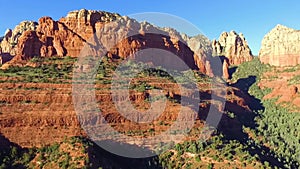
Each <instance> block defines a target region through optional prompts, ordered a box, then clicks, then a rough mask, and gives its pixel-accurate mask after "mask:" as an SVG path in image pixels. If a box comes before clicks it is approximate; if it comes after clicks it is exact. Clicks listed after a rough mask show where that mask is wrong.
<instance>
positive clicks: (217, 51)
mask: <svg viewBox="0 0 300 169" xmlns="http://www.w3.org/2000/svg"><path fill="white" fill-rule="evenodd" d="M212 48H213V51H212V54H213V56H225V57H226V58H228V59H229V64H232V65H238V64H241V63H243V62H247V61H251V60H252V59H253V55H252V53H251V50H250V48H249V46H248V43H247V41H246V39H245V37H244V35H243V34H241V33H240V34H239V35H238V34H237V33H236V32H235V31H231V32H229V33H228V32H223V33H222V34H221V35H220V37H219V40H213V42H212Z"/></svg>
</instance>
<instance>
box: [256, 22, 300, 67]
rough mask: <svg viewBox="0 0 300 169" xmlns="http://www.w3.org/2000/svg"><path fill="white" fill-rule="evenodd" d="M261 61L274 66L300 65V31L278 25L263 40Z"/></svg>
mask: <svg viewBox="0 0 300 169" xmlns="http://www.w3.org/2000/svg"><path fill="white" fill-rule="evenodd" d="M259 59H260V60H261V62H262V63H265V64H270V65H273V66H295V65H297V64H300V30H294V29H291V28H288V27H286V26H283V25H277V26H276V27H275V28H274V29H272V30H271V31H270V32H269V33H268V34H267V35H265V37H264V38H263V40H262V43H261V49H260V51H259Z"/></svg>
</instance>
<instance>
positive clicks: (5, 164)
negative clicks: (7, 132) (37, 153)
mask: <svg viewBox="0 0 300 169" xmlns="http://www.w3.org/2000/svg"><path fill="white" fill-rule="evenodd" d="M25 152H28V149H26V148H21V147H20V146H19V145H17V144H15V143H12V142H10V141H9V140H8V139H7V138H6V137H4V136H3V135H2V134H1V133H0V168H16V169H25V168H27V167H26V166H25V165H24V164H22V162H18V160H19V159H20V157H21V156H22V155H23V153H25ZM30 159H32V158H30Z"/></svg>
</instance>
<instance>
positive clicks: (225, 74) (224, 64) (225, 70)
mask: <svg viewBox="0 0 300 169" xmlns="http://www.w3.org/2000/svg"><path fill="white" fill-rule="evenodd" d="M228 67H229V63H228V59H224V61H223V77H224V78H225V79H229V72H228Z"/></svg>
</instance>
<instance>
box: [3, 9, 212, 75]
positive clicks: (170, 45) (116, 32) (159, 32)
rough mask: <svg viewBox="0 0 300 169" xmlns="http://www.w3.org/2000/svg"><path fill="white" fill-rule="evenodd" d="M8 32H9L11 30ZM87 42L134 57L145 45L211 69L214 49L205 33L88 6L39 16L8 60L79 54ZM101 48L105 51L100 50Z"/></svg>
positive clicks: (159, 59) (163, 59)
mask: <svg viewBox="0 0 300 169" xmlns="http://www.w3.org/2000/svg"><path fill="white" fill-rule="evenodd" d="M111 21H114V22H111ZM7 34H8V36H9V32H8V33H7ZM85 44H89V46H90V48H91V50H94V53H92V54H96V55H98V56H102V55H106V54H107V55H108V56H110V57H120V58H127V57H134V56H135V54H136V53H137V52H138V51H140V50H143V49H151V48H155V49H162V50H165V51H168V52H170V53H172V54H174V55H176V56H179V58H181V59H182V60H183V61H184V62H185V63H186V64H187V65H188V66H189V67H190V68H192V69H199V70H200V71H201V72H203V73H206V74H209V73H208V72H211V71H210V70H209V69H210V63H209V61H208V60H209V59H207V58H208V57H211V51H212V49H211V46H210V41H209V40H208V39H207V38H206V37H204V36H197V37H187V36H186V37H183V36H182V35H180V34H179V33H178V32H177V31H176V30H174V29H169V28H166V29H161V28H158V27H155V26H153V25H151V24H149V23H147V22H142V23H139V22H137V21H136V20H134V19H131V18H129V17H126V16H125V17H121V16H120V15H118V14H113V13H108V12H102V11H90V10H85V9H83V10H80V11H73V12H70V13H69V14H68V15H67V16H66V17H64V18H61V19H60V20H59V21H55V20H53V19H52V18H50V17H42V18H40V19H39V22H38V26H37V27H36V29H35V30H28V31H25V32H24V33H23V34H22V36H20V37H19V40H18V44H17V50H16V56H15V57H14V58H13V60H12V61H10V62H9V63H8V64H17V63H20V62H26V60H28V59H31V58H32V57H35V56H41V57H51V56H72V57H77V56H79V55H80V52H81V51H82V50H83V47H84V45H85ZM99 48H101V49H104V50H103V51H105V52H104V53H97V49H99ZM89 50H90V49H89ZM155 57H156V58H155V59H156V60H157V63H162V62H165V63H172V61H173V58H172V57H169V56H155ZM173 62H174V61H173ZM24 64H26V63H24Z"/></svg>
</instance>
